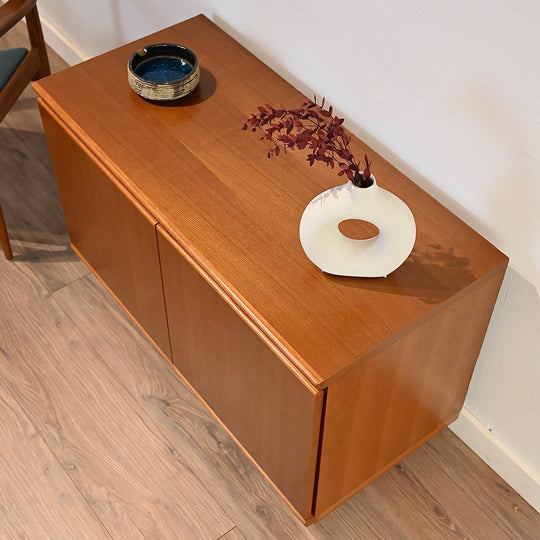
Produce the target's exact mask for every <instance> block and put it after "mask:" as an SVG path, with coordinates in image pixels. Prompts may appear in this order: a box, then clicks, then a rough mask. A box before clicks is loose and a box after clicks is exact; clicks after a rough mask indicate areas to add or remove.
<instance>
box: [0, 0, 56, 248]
mask: <svg viewBox="0 0 540 540" xmlns="http://www.w3.org/2000/svg"><path fill="white" fill-rule="evenodd" d="M23 18H26V26H27V29H28V37H29V40H30V50H28V49H26V48H25V47H17V48H14V49H8V50H0V122H1V121H2V120H3V119H4V117H5V116H6V114H7V113H8V111H9V110H10V109H11V107H12V106H13V104H14V103H15V102H16V101H17V99H18V98H19V96H20V95H21V94H22V92H23V90H24V89H25V88H26V87H27V85H28V83H30V81H32V80H36V79H39V78H41V77H44V76H45V75H49V73H50V68H49V59H48V57H47V50H46V47H45V41H44V40H43V32H42V30H41V22H40V20H39V14H38V10H37V6H36V0H8V1H7V2H6V3H4V4H2V5H1V6H0V37H1V36H3V35H4V34H5V33H6V32H7V31H8V30H10V29H11V28H12V27H13V26H14V25H15V24H16V23H17V22H19V21H20V20H21V19H23ZM0 243H1V244H2V247H3V249H4V254H5V256H6V257H7V258H8V259H11V258H12V257H13V253H12V251H11V245H10V243H9V237H8V233H7V228H6V223H5V221H4V214H3V212H2V207H1V205H0Z"/></svg>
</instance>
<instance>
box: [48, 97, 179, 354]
mask: <svg viewBox="0 0 540 540" xmlns="http://www.w3.org/2000/svg"><path fill="white" fill-rule="evenodd" d="M40 110H41V115H42V121H43V126H44V129H45V131H46V133H47V142H48V144H49V149H50V153H51V159H52V163H53V169H54V172H55V176H56V179H57V183H58V188H59V192H60V199H61V200H62V201H63V208H64V216H65V218H66V224H67V228H68V231H69V235H70V238H71V243H72V245H73V247H74V249H75V250H76V251H77V252H78V253H79V254H80V255H81V256H82V257H83V258H84V260H85V262H86V263H87V264H88V265H89V266H90V268H92V270H93V271H94V272H95V273H96V274H97V275H98V276H100V278H101V279H102V280H103V282H104V283H106V284H107V287H108V288H109V289H110V290H111V292H112V293H113V294H114V295H115V296H116V297H117V298H118V299H119V301H120V302H121V303H122V304H123V306H124V307H125V308H126V309H127V311H128V312H129V313H131V315H132V316H133V317H134V318H135V320H136V321H138V322H139V324H140V325H141V326H142V328H144V330H145V331H146V332H147V333H148V335H149V337H150V338H151V339H152V340H153V341H154V342H155V343H156V345H157V346H158V347H159V348H160V350H161V351H162V352H163V354H164V355H165V356H167V357H170V355H171V352H170V345H169V331H168V328H167V321H166V316H165V305H164V302H163V290H162V285H161V271H160V267H159V256H158V251H157V241H156V231H155V226H156V221H155V219H154V218H153V217H152V216H151V215H150V214H148V212H146V211H145V209H144V208H142V207H141V206H140V205H138V204H137V202H136V201H135V200H134V199H133V197H132V196H131V195H130V194H129V192H127V191H126V190H125V188H122V186H116V185H115V184H114V182H111V180H110V178H109V177H108V176H106V174H105V172H104V171H102V170H101V168H100V167H99V164H96V163H95V161H94V160H93V159H92V157H91V156H90V155H88V154H87V153H86V152H85V151H84V149H83V148H81V147H79V146H78V145H77V143H76V141H74V140H73V139H72V137H70V135H69V133H67V132H66V131H64V130H63V129H62V128H61V127H60V126H59V125H58V124H57V122H56V120H55V119H54V118H53V117H51V114H53V113H51V112H49V111H48V110H47V108H46V107H45V106H44V105H42V106H41V108H40Z"/></svg>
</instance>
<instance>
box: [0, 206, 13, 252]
mask: <svg viewBox="0 0 540 540" xmlns="http://www.w3.org/2000/svg"><path fill="white" fill-rule="evenodd" d="M0 244H2V247H3V248H4V255H5V256H6V259H8V260H10V259H13V252H12V251H11V244H10V242H9V236H8V233H7V228H6V222H5V220H4V213H3V212H2V206H0Z"/></svg>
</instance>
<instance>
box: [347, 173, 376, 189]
mask: <svg viewBox="0 0 540 540" xmlns="http://www.w3.org/2000/svg"><path fill="white" fill-rule="evenodd" d="M351 182H352V183H353V184H354V185H355V186H356V187H359V188H367V187H370V186H372V185H373V176H371V175H370V176H369V178H364V177H363V176H362V175H361V174H360V173H359V172H358V171H356V172H355V173H354V176H353V177H352V180H351Z"/></svg>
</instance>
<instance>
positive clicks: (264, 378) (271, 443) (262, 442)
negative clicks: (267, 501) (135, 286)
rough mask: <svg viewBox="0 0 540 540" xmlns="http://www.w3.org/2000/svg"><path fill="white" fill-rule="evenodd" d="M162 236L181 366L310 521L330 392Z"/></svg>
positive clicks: (177, 361) (175, 354)
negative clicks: (294, 367)
mask: <svg viewBox="0 0 540 540" xmlns="http://www.w3.org/2000/svg"><path fill="white" fill-rule="evenodd" d="M158 231H160V228H159V227H158ZM158 239H159V250H160V257H161V262H162V271H163V283H164V290H165V299H166V305H167V313H168V317H169V328H170V332H171V348H172V358H173V364H174V365H175V366H176V367H177V369H178V370H179V371H180V373H181V374H182V375H183V377H185V379H186V380H187V381H188V382H189V383H190V385H191V386H192V387H193V389H194V390H195V391H196V392H197V393H198V394H199V396H200V397H201V398H202V399H203V400H204V402H205V403H206V404H207V405H208V407H209V408H210V409H211V410H212V411H213V412H214V414H215V415H216V416H217V417H218V418H219V419H220V420H221V421H222V422H223V424H224V425H225V426H226V427H227V429H228V430H229V431H230V433H231V434H232V435H233V436H234V437H235V438H236V440H237V441H238V442H239V443H240V444H241V446H242V447H243V448H244V450H245V451H246V452H247V453H248V454H249V455H250V457H251V458H252V459H253V460H254V461H255V462H256V464H257V465H258V466H259V467H260V468H261V469H262V471H263V472H264V473H265V474H266V475H267V476H268V478H269V479H270V480H271V481H272V482H273V483H274V485H275V486H276V487H277V488H278V489H279V491H280V492H281V493H282V495H283V496H284V497H285V498H286V499H287V500H288V501H289V503H290V504H291V505H292V506H293V507H294V508H295V509H296V511H297V512H298V513H299V514H300V515H301V517H302V518H304V519H305V520H309V519H310V517H311V513H312V501H313V487H314V478H315V468H316V460H317V452H318V436H319V429H320V418H321V411H322V402H323V399H322V397H323V393H322V392H319V391H317V390H315V389H314V388H312V387H311V388H310V387H309V386H308V385H307V384H306V383H305V381H301V380H300V379H299V378H297V376H296V375H295V374H294V373H293V372H291V371H290V370H289V369H288V368H287V367H286V366H285V365H284V364H283V363H282V361H281V359H280V358H279V353H276V351H274V350H272V349H271V347H270V346H269V345H267V344H266V343H265V341H264V339H261V337H260V336H258V335H257V334H256V333H255V331H254V330H253V329H252V328H251V327H250V326H249V324H248V323H247V322H246V321H245V320H243V317H242V316H241V315H240V314H239V312H238V311H237V310H236V309H235V308H233V307H232V306H231V305H229V303H228V302H227V301H226V300H225V299H224V298H223V297H222V296H221V295H220V294H218V292H216V290H215V288H214V287H213V286H211V285H210V284H209V283H208V282H207V281H206V280H205V279H204V278H203V277H202V276H201V275H200V274H199V273H198V271H197V270H195V268H194V267H193V266H192V265H191V264H190V263H189V262H187V261H186V259H185V258H184V257H183V255H182V254H181V253H180V252H179V251H178V246H177V244H175V243H174V241H173V240H172V239H170V238H168V237H167V238H166V237H165V236H162V235H161V233H160V234H158Z"/></svg>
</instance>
